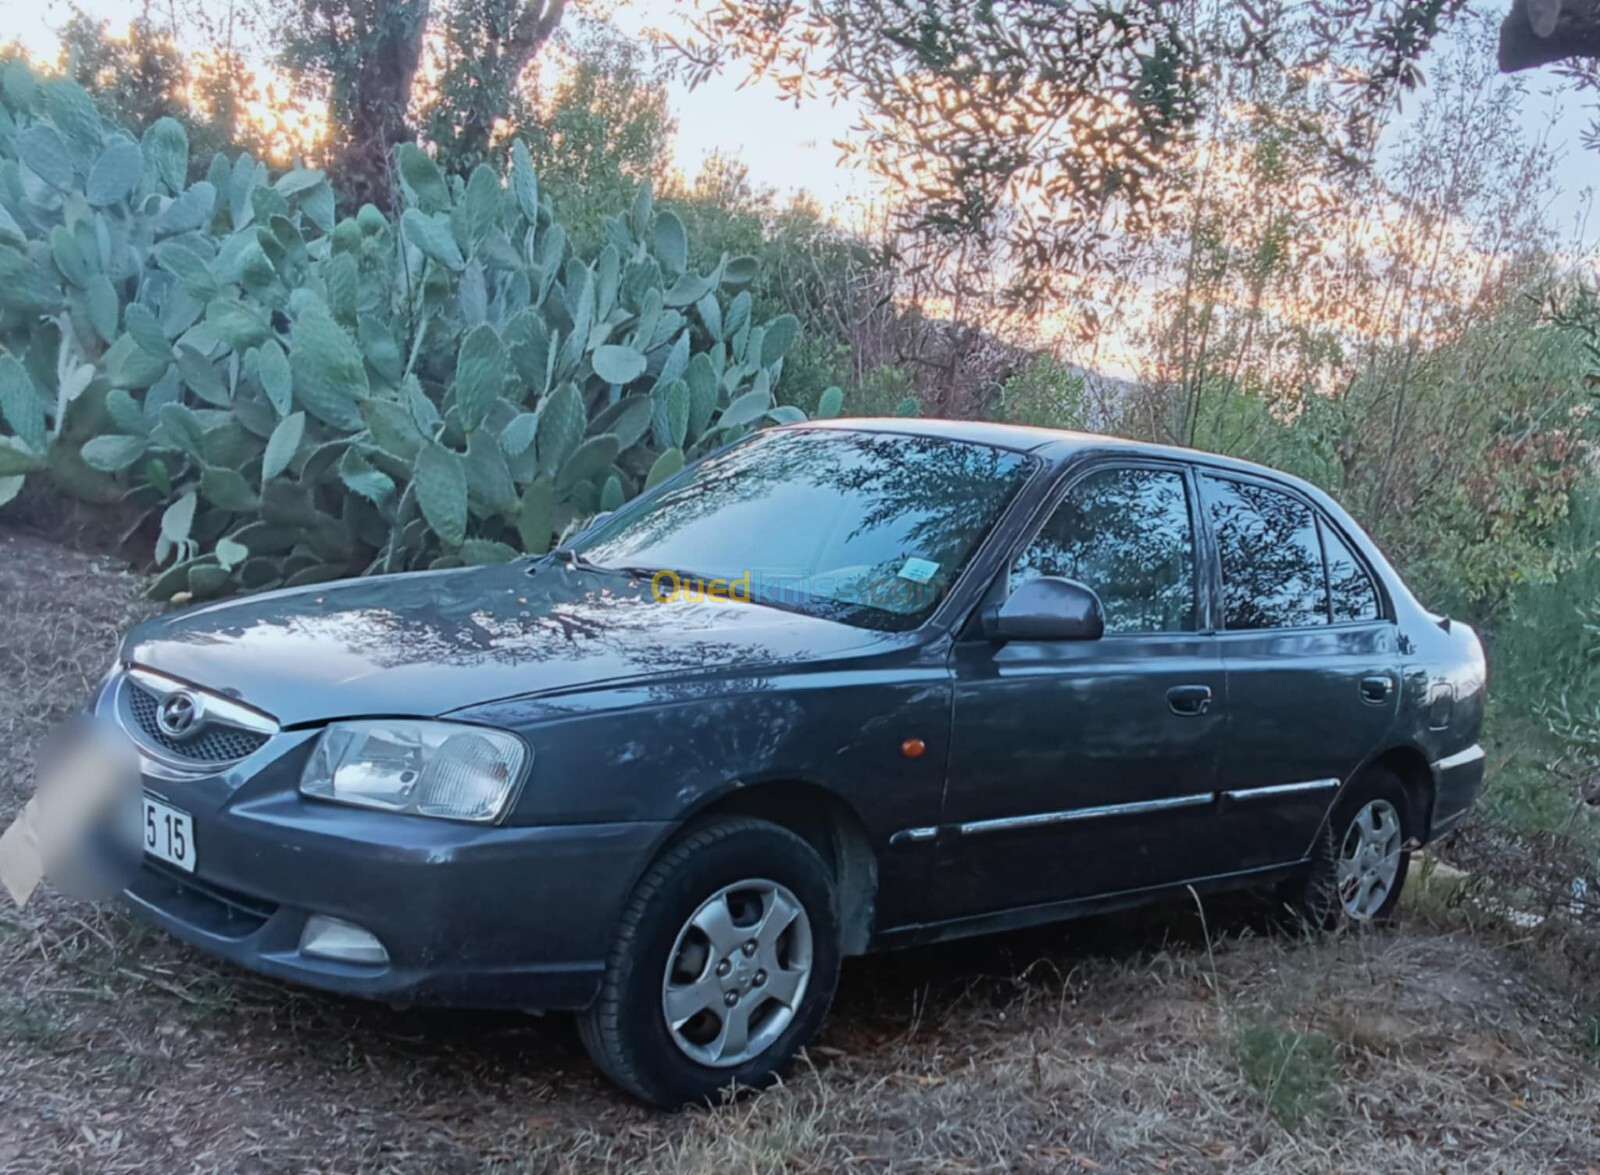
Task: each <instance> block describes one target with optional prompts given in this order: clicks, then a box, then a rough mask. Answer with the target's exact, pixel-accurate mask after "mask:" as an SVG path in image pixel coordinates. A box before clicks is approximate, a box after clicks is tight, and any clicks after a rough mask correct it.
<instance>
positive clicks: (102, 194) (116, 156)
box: [84, 138, 144, 208]
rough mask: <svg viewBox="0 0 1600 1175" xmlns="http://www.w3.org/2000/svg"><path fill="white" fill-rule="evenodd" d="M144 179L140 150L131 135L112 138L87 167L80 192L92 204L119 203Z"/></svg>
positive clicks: (100, 206) (106, 205)
mask: <svg viewBox="0 0 1600 1175" xmlns="http://www.w3.org/2000/svg"><path fill="white" fill-rule="evenodd" d="M142 179H144V152H143V151H141V150H139V144H137V143H135V142H134V141H133V140H132V139H121V138H118V139H113V140H112V141H111V143H110V145H109V146H107V147H106V149H105V150H104V151H102V152H100V158H98V159H96V160H95V161H94V166H93V167H92V168H90V169H89V181H88V183H87V184H85V185H84V195H85V196H86V197H87V198H88V200H89V203H90V204H92V205H94V206H95V207H96V208H105V207H108V206H109V205H112V204H120V203H122V202H123V201H124V200H126V199H127V198H128V197H129V196H131V195H132V194H133V193H134V192H135V191H136V190H137V189H138V187H139V181H140V180H142Z"/></svg>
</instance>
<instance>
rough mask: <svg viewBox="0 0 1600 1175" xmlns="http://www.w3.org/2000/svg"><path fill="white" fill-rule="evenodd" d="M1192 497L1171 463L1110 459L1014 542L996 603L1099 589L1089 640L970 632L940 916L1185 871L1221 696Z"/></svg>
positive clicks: (1205, 813)
mask: <svg viewBox="0 0 1600 1175" xmlns="http://www.w3.org/2000/svg"><path fill="white" fill-rule="evenodd" d="M1195 514H1196V496H1195V492H1194V485H1193V480H1192V476H1191V474H1190V473H1189V472H1188V471H1187V470H1186V469H1185V468H1184V467H1183V466H1181V465H1178V464H1172V463H1163V462H1145V461H1137V462H1135V461H1122V462H1117V463H1115V464H1102V465H1098V466H1095V467H1092V468H1090V469H1088V470H1086V471H1083V472H1081V473H1077V474H1073V475H1069V479H1068V484H1067V485H1066V486H1065V487H1064V494H1063V495H1062V496H1060V497H1059V499H1058V501H1057V503H1056V504H1055V505H1054V507H1053V508H1052V509H1050V510H1049V512H1048V514H1047V516H1046V518H1045V520H1044V521H1043V523H1042V524H1041V525H1040V526H1039V527H1037V529H1036V530H1034V531H1033V532H1032V533H1031V534H1029V535H1028V536H1027V537H1025V538H1024V539H1023V540H1022V541H1021V542H1019V544H1018V546H1017V548H1016V549H1015V551H1014V552H1013V553H1012V558H1011V561H1010V563H1009V566H1008V568H1007V571H1006V572H1004V573H1002V579H1001V581H1000V582H998V583H997V584H996V585H995V588H994V590H993V592H992V593H991V602H998V601H1000V600H1003V599H1004V597H1005V595H1007V594H1008V593H1009V592H1010V591H1013V590H1015V588H1016V587H1017V586H1018V585H1019V584H1020V583H1022V582H1024V581H1025V580H1026V579H1028V578H1030V577H1033V576H1038V575H1059V576H1064V577H1066V578H1069V579H1076V580H1079V581H1080V582H1082V583H1085V584H1087V585H1088V586H1089V587H1091V588H1093V589H1094V590H1095V591H1096V592H1097V593H1098V594H1099V596H1100V599H1101V604H1102V607H1103V608H1104V611H1105V619H1106V633H1105V635H1104V636H1103V637H1101V638H1100V639H1099V640H1085V641H1044V640H1012V641H1010V642H1007V643H1004V644H999V643H995V642H992V641H990V640H988V639H985V638H984V637H982V636H981V635H978V634H974V635H973V636H972V637H971V638H970V639H964V640H961V641H958V642H957V643H956V645H955V647H954V648H953V650H952V654H951V657H952V666H953V670H954V679H955V698H954V708H953V729H952V732H951V759H950V769H949V778H948V782H947V784H946V791H945V805H944V830H945V831H944V852H943V854H942V856H941V860H940V865H939V867H938V868H936V869H935V871H934V874H935V876H934V883H933V908H934V909H935V911H937V912H938V913H939V914H940V915H941V916H943V917H959V916H963V915H978V914H983V913H987V912H993V911H997V910H1004V909H1009V908H1015V907H1023V906H1030V905H1036V904H1041V903H1050V902H1057V901H1062V900H1066V899H1072V898H1082V897H1088V896H1091V895H1096V894H1105V893H1113V892H1118V891H1122V890H1129V889H1136V888H1141V887H1145V886H1151V885H1159V884H1162V883H1168V882H1173V881H1178V880H1182V879H1184V878H1187V877H1189V876H1191V875H1192V873H1193V872H1194V870H1193V867H1192V864H1191V862H1192V856H1191V853H1190V846H1191V845H1192V844H1193V843H1195V840H1196V838H1197V837H1198V836H1200V835H1201V834H1202V832H1203V829H1204V825H1205V822H1206V820H1207V819H1208V818H1209V817H1210V815H1211V814H1212V813H1213V812H1214V809H1215V804H1214V795H1213V792H1214V787H1215V782H1216V772H1217V769H1218V765H1219V760H1220V755H1221V750H1222V730H1223V722H1224V718H1225V715H1226V712H1227V699H1226V697H1225V692H1224V689H1223V672H1222V663H1221V658H1220V657H1219V655H1218V653H1217V650H1216V638H1215V637H1214V636H1213V635H1212V634H1211V633H1209V632H1206V631H1204V630H1203V628H1202V621H1203V618H1204V617H1205V616H1206V614H1207V613H1206V604H1207V601H1206V599H1205V598H1204V597H1205V589H1204V587H1203V580H1202V577H1201V576H1200V575H1199V574H1198V572H1197V568H1198V566H1199V560H1198V554H1197V543H1196V541H1195V533H1196V530H1195Z"/></svg>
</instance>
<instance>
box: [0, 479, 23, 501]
mask: <svg viewBox="0 0 1600 1175" xmlns="http://www.w3.org/2000/svg"><path fill="white" fill-rule="evenodd" d="M27 480H28V479H27V478H25V477H23V476H22V475H21V474H20V473H18V474H13V475H12V476H11V477H0V506H4V505H6V504H7V503H8V502H10V501H11V500H12V499H13V498H15V497H16V496H17V495H18V494H20V493H21V492H22V486H23V484H24V483H25V482H26V481H27Z"/></svg>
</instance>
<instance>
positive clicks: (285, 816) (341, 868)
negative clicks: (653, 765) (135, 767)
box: [125, 801, 667, 1011]
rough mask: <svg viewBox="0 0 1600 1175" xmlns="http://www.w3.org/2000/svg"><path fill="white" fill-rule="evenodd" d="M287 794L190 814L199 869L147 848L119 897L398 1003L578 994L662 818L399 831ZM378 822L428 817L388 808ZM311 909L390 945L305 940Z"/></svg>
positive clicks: (594, 977)
mask: <svg viewBox="0 0 1600 1175" xmlns="http://www.w3.org/2000/svg"><path fill="white" fill-rule="evenodd" d="M291 804H292V802H288V801H286V802H283V803H282V804H281V806H280V805H268V807H269V808H275V809H276V810H275V811H268V812H263V811H261V810H260V808H259V807H257V808H256V810H254V811H249V812H244V813H240V812H232V813H227V814H217V813H213V814H210V815H208V816H206V817H201V816H200V815H199V814H198V813H196V814H194V816H195V845H196V848H197V853H198V857H199V867H198V870H197V872H196V873H195V874H193V875H191V874H185V873H182V872H179V871H178V870H175V869H171V868H170V867H168V866H165V865H161V864H158V863H156V862H153V861H149V860H147V861H146V863H145V865H144V866H143V868H141V869H140V871H139V873H138V875H137V876H136V877H135V878H134V880H133V882H132V883H131V884H130V885H129V886H128V888H127V890H126V892H125V897H126V900H127V902H128V904H129V905H130V906H131V907H132V909H133V910H134V912H135V913H136V914H138V915H139V916H141V917H144V918H146V919H148V920H149V921H151V922H153V923H155V924H156V925H158V926H160V927H162V928H163V929H165V930H167V931H169V932H171V933H172V934H173V935H175V936H177V937H178V938H180V939H182V940H184V941H185V942H188V943H192V944H193V945H195V946H197V947H200V948H201V949H203V950H206V951H208V952H210V953H212V954H215V955H219V956H221V957H222V958H225V959H228V960H229V961H231V962H234V963H237V964H239V965H240V966H242V967H247V968H249V969H250V970H252V971H259V972H261V973H263V974H266V975H273V976H276V977H278V978H280V979H288V980H292V981H294V982H297V983H303V984H306V985H308V986H310V987H317V988H322V989H324V990H327V991H335V992H340V993H343V994H346V995H355V996H365V997H369V998H373V999H382V1000H387V1001H391V1002H394V1003H404V1004H434V1005H449V1006H460V1007H484V1008H523V1009H528V1010H539V1011H545V1010H556V1009H574V1008H582V1007H586V1006H587V1005H588V1004H589V1003H590V1002H591V1001H592V1000H593V998H594V995H595V992H596V991H597V990H598V987H599V983H600V973H601V970H602V968H603V966H604V960H605V955H606V951H607V949H608V948H609V946H610V943H611V938H612V936H613V934H614V933H615V930H616V926H617V922H618V919H619V917H620V915H621V912H622V906H623V903H624V902H625V901H626V900H627V895H628V893H629V891H630V890H631V888H632V886H633V883H634V881H635V879H636V878H637V876H638V874H639V873H640V871H641V870H642V869H643V867H644V863H645V862H646V861H647V860H648V859H649V857H650V854H651V852H652V851H653V849H654V847H655V845H656V844H657V843H658V842H659V840H660V839H661V837H662V836H663V835H664V834H665V832H666V831H667V830H666V828H665V827H664V826H660V825H652V824H613V825H587V826H573V827H564V828H526V829H519V828H505V829H487V830H476V829H472V830H467V829H461V828H458V827H448V828H446V829H444V830H443V831H445V832H447V833H451V834H455V835H454V836H453V837H429V836H425V835H418V836H415V837H410V836H402V835H399V834H402V833H410V832H412V831H414V830H412V829H410V828H393V827H390V828H374V827H372V826H371V823H369V820H368V818H367V817H368V814H367V813H363V812H359V811H357V810H353V809H352V810H348V811H338V810H333V809H331V807H330V808H329V810H327V811H314V812H309V811H308V812H303V813H291V812H289V811H287V809H288V808H289V807H290V806H291ZM303 807H305V808H307V809H310V808H315V807H320V805H314V804H312V803H310V802H307V803H305V804H304V805H303ZM374 815H376V816H379V817H381V816H382V815H383V814H381V813H378V814H374ZM347 818H353V819H347ZM373 823H375V821H374V822H373ZM385 823H387V824H389V825H398V824H402V823H405V824H408V825H409V824H429V823H432V822H430V821H427V820H425V819H419V818H417V817H405V816H390V817H389V818H388V820H387V821H386V822H385ZM439 823H443V822H439ZM415 831H418V832H422V833H426V832H434V831H436V830H434V829H423V830H415ZM463 832H468V833H477V835H476V836H462V835H461V834H462V833H463ZM385 834H386V835H385ZM402 840H406V841H409V842H410V843H400V842H401V841H402ZM312 914H327V915H332V916H333V917H336V918H340V919H343V920H344V921H347V922H353V923H355V924H356V925H358V926H360V927H362V928H364V929H366V930H368V931H370V932H371V933H372V934H374V935H376V936H377V938H378V939H379V940H380V941H381V942H382V943H383V945H384V948H385V949H386V950H387V951H388V954H389V961H388V962H387V963H386V964H381V965H376V966H369V965H360V964H352V963H339V962H333V961H330V960H326V959H318V958H312V957H309V956H306V955H302V954H301V953H300V951H299V943H300V934H301V931H302V930H303V929H304V928H305V923H306V919H307V918H309V917H310V916H311V915H312Z"/></svg>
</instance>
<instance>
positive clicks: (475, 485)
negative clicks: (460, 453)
mask: <svg viewBox="0 0 1600 1175" xmlns="http://www.w3.org/2000/svg"><path fill="white" fill-rule="evenodd" d="M466 466H467V489H468V491H469V492H470V493H471V495H472V496H473V497H475V498H477V499H478V501H480V502H482V503H483V504H484V505H485V506H487V507H488V508H489V509H490V510H492V511H495V512H497V513H502V514H511V513H513V512H515V510H516V508H517V487H516V486H515V485H514V484H513V483H512V481H511V470H510V467H509V466H507V465H506V455H505V453H504V452H503V451H502V450H501V448H500V442H499V441H498V440H497V439H496V438H495V437H492V436H490V435H489V434H488V433H487V432H486V431H484V430H482V429H480V430H478V431H477V432H474V433H473V434H472V435H471V436H469V437H468V438H467V458H466Z"/></svg>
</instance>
